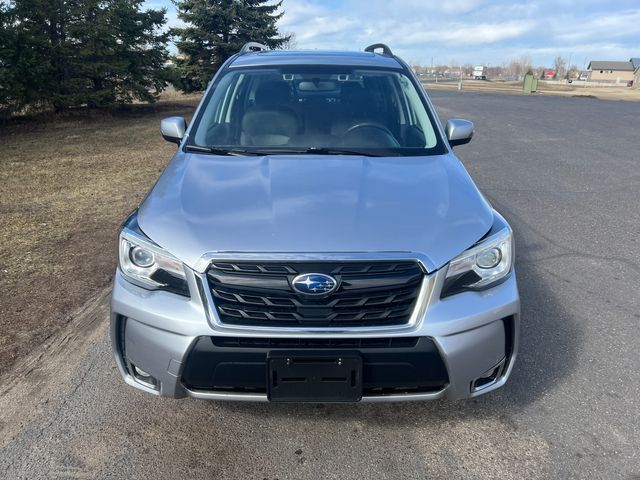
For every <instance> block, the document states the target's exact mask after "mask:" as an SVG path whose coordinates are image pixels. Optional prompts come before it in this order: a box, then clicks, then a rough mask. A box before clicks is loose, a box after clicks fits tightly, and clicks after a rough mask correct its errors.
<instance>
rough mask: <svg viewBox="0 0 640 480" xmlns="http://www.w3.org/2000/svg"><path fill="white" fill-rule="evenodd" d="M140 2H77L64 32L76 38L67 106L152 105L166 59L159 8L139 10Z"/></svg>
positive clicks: (161, 11)
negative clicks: (74, 17) (142, 103)
mask: <svg viewBox="0 0 640 480" xmlns="http://www.w3.org/2000/svg"><path fill="white" fill-rule="evenodd" d="M142 3H143V0H82V2H81V5H80V8H79V9H78V11H77V18H76V19H75V20H76V21H74V22H73V24H72V25H70V26H69V34H70V36H71V37H72V38H75V39H78V40H79V43H78V44H77V45H76V46H75V47H74V55H73V56H72V58H71V62H72V69H73V72H74V75H73V77H74V78H73V80H72V82H73V88H72V89H71V90H70V93H69V96H70V100H71V103H72V104H77V103H78V102H82V103H84V104H87V105H88V106H91V107H104V106H114V105H118V104H122V103H131V102H132V101H133V100H143V101H153V100H154V99H155V97H156V95H157V93H159V91H161V90H162V88H164V86H165V82H164V80H163V75H162V69H163V66H164V63H165V62H166V60H167V58H168V53H167V50H166V46H165V44H166V42H167V39H168V34H167V33H162V32H160V29H161V27H162V26H163V25H164V23H165V21H166V19H165V13H166V12H165V11H164V10H147V11H141V10H140V7H141V5H142Z"/></svg>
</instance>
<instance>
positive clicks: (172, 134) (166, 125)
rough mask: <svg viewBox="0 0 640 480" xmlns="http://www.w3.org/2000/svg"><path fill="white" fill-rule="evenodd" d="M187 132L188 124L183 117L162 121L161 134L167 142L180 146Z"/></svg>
mask: <svg viewBox="0 0 640 480" xmlns="http://www.w3.org/2000/svg"><path fill="white" fill-rule="evenodd" d="M186 130H187V122H185V121H184V118H182V117H169V118H165V119H163V120H161V121H160V133H162V138H164V139H165V140H166V141H167V142H171V143H177V144H178V145H180V142H181V141H182V137H184V132H185V131H186Z"/></svg>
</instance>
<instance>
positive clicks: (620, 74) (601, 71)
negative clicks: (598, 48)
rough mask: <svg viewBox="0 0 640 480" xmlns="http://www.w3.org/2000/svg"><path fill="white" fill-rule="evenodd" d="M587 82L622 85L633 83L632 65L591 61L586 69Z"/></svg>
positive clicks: (629, 63)
mask: <svg viewBox="0 0 640 480" xmlns="http://www.w3.org/2000/svg"><path fill="white" fill-rule="evenodd" d="M587 70H588V71H589V80H590V81H591V82H601V83H624V84H627V83H629V82H631V81H633V72H634V68H633V64H632V63H631V62H630V61H629V62H617V61H609V60H604V61H601V60H593V61H592V62H590V63H589V67H588V68H587Z"/></svg>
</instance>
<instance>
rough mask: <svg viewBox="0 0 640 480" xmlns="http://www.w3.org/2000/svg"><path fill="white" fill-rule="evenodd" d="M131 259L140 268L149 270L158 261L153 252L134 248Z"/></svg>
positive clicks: (130, 255) (130, 253) (130, 254)
mask: <svg viewBox="0 0 640 480" xmlns="http://www.w3.org/2000/svg"><path fill="white" fill-rule="evenodd" d="M129 258H131V261H132V262H133V263H134V264H135V265H136V266H138V267H141V268H148V267H150V266H151V265H153V264H154V263H155V261H156V259H155V257H154V256H153V252H150V251H149V250H146V249H144V248H142V247H133V248H132V249H131V252H129Z"/></svg>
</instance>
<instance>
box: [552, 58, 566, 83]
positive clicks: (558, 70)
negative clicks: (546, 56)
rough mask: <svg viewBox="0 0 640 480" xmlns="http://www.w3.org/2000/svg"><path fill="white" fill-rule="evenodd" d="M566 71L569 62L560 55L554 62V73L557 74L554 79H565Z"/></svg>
mask: <svg viewBox="0 0 640 480" xmlns="http://www.w3.org/2000/svg"><path fill="white" fill-rule="evenodd" d="M566 69H567V61H566V60H565V59H564V58H562V57H561V56H560V55H558V56H557V57H556V58H555V60H554V61H553V71H554V72H555V75H554V76H553V79H554V80H555V79H558V78H564V77H565V74H566Z"/></svg>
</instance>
